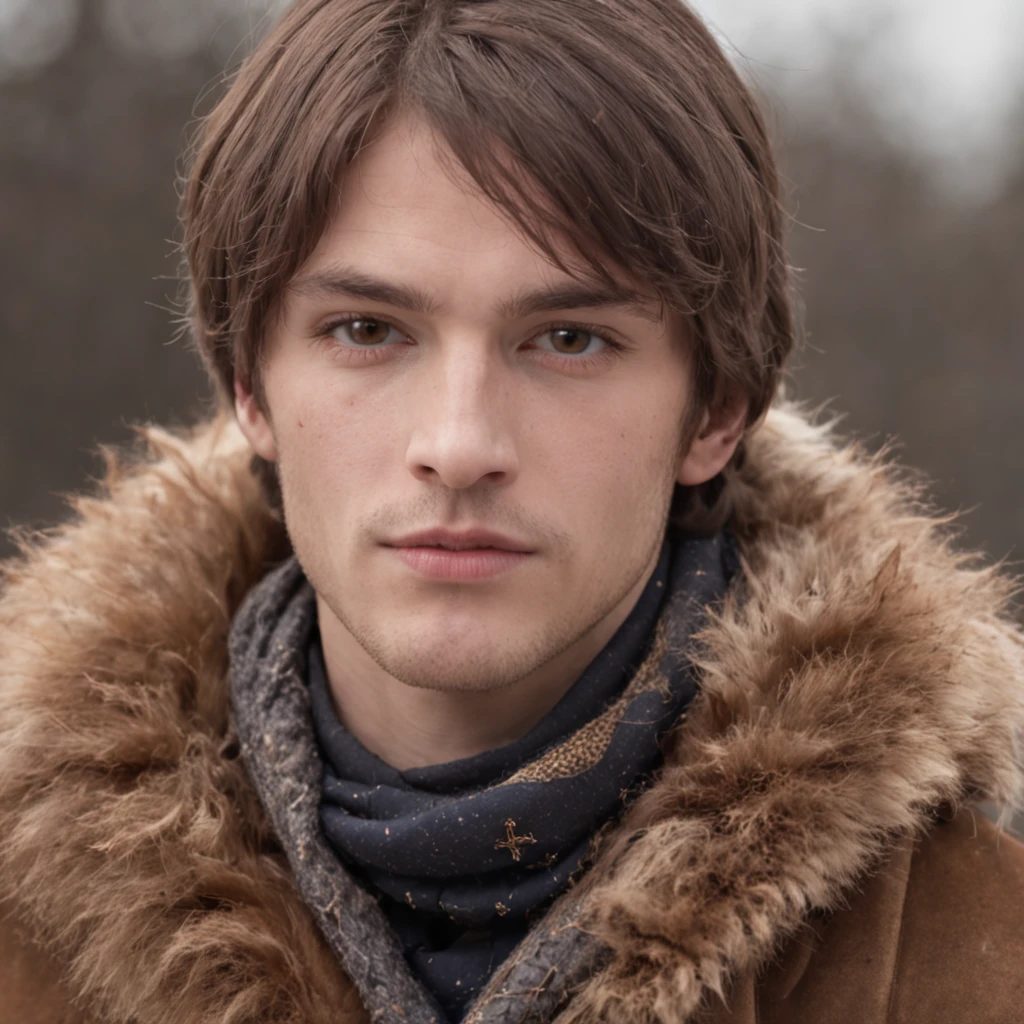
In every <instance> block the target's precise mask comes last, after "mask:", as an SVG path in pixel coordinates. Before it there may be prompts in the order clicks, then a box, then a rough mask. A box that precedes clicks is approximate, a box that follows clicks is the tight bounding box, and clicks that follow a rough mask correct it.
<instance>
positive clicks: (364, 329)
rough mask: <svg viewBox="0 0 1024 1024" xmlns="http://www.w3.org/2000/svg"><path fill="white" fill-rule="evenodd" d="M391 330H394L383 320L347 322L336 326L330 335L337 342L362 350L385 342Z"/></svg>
mask: <svg viewBox="0 0 1024 1024" xmlns="http://www.w3.org/2000/svg"><path fill="white" fill-rule="evenodd" d="M392 330H394V328H393V327H392V326H391V325H390V324H386V323H384V321H383V320H369V319H365V320H348V321H346V322H345V323H343V324H338V326H337V327H335V328H334V330H333V331H332V332H331V333H332V334H333V335H334V337H335V338H337V339H338V341H351V342H353V343H354V344H355V345H358V346H361V347H363V348H373V347H375V346H377V345H380V344H381V342H383V341H386V340H387V337H388V334H389V333H390V332H391V331H392ZM339 335H340V337H339Z"/></svg>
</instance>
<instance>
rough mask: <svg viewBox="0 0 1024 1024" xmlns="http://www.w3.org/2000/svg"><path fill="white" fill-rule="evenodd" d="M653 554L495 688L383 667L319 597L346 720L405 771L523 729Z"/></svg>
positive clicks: (554, 696)
mask: <svg viewBox="0 0 1024 1024" xmlns="http://www.w3.org/2000/svg"><path fill="white" fill-rule="evenodd" d="M655 563H656V559H655V562H652V563H651V565H650V566H649V567H648V570H647V571H646V572H645V573H644V574H643V575H642V576H641V578H640V579H639V580H638V581H637V583H636V584H635V585H634V586H633V587H632V588H631V590H630V591H629V593H628V594H627V595H626V596H625V597H624V598H623V599H622V601H620V602H619V603H618V604H617V605H616V606H615V608H614V609H613V610H612V611H611V612H610V613H609V614H608V615H606V616H605V617H604V618H602V619H601V620H600V621H599V622H598V623H597V624H596V625H594V626H593V627H591V628H590V629H589V630H588V631H587V632H586V633H585V634H584V635H583V636H581V637H579V638H578V639H577V640H576V641H574V642H573V643H572V644H570V645H569V646H568V647H567V648H566V649H565V650H564V651H562V652H561V653H560V654H558V655H557V656H556V657H554V658H552V659H551V660H549V661H547V662H545V663H544V664H543V665H540V666H538V667H537V668H536V669H535V670H534V671H533V672H531V673H530V674H529V675H527V676H525V677H523V678H522V679H520V680H519V681H518V682H516V683H513V684H512V685H510V686H503V687H501V688H499V689H495V690H485V691H467V690H452V691H445V690H427V689H423V688H420V687H415V686H409V685H407V684H405V683H403V682H401V681H400V680H398V679H396V678H395V677H394V676H392V675H390V674H389V673H388V672H386V671H385V670H384V669H383V668H381V666H380V665H378V664H377V662H375V661H374V660H373V659H372V658H371V657H370V655H369V654H368V653H367V652H366V651H365V650H364V649H363V647H362V646H361V645H360V644H359V643H358V641H357V640H356V639H355V637H353V636H352V634H351V633H350V632H349V631H348V630H347V629H346V628H345V626H344V624H343V623H342V622H341V621H340V620H339V619H338V617H337V616H336V615H334V613H333V612H332V611H331V610H330V609H329V608H328V607H327V605H326V603H325V602H324V601H323V599H322V598H320V597H319V596H318V597H317V614H318V616H319V622H320V637H321V642H322V644H323V652H324V663H325V665H326V667H327V677H328V681H329V683H330V690H331V696H332V697H333V700H334V707H335V711H336V712H337V714H338V718H339V720H340V721H341V722H342V724H343V725H344V726H345V728H346V729H347V730H348V731H349V732H350V733H352V735H353V736H355V738H356V739H357V740H359V742H360V743H362V745H363V746H364V747H366V748H367V750H369V751H371V752H372V753H373V754H375V755H376V756H377V757H379V758H380V759H381V760H382V761H384V762H386V763H387V764H389V765H391V766H392V767H393V768H397V769H398V770H399V771H406V770H409V769H412V768H423V767H426V766H428V765H434V764H443V763H446V762H448V761H456V760H460V759H462V758H465V757H472V756H474V755H475V754H481V753H483V752H485V751H487V750H493V749H495V748H497V747H501V746H504V745H505V744H507V743H513V742H514V741H515V740H518V739H520V738H521V737H523V736H525V735H526V733H527V732H529V731H530V729H532V728H533V726H535V725H536V724H537V723H538V722H539V721H540V720H541V719H542V718H543V717H544V716H545V715H546V714H547V713H548V712H549V711H551V709H552V708H553V707H554V706H555V705H556V704H557V703H558V701H559V700H561V698H562V697H563V696H564V695H565V693H566V692H567V691H568V690H569V688H570V687H571V686H572V684H573V683H574V682H575V681H576V680H577V679H578V678H579V676H580V675H581V674H582V673H583V670H584V669H585V668H586V667H587V665H589V664H590V662H591V661H593V659H594V658H595V657H596V656H597V655H598V654H599V653H600V651H601V650H602V649H603V648H604V647H605V645H606V644H607V643H608V641H609V640H611V638H612V636H614V634H615V631H616V630H617V629H618V628H619V626H621V625H622V623H623V622H624V621H625V619H626V617H627V616H628V615H629V613H630V611H631V610H632V609H633V606H634V605H635V604H636V602H637V599H638V598H639V597H640V594H641V593H642V592H643V589H644V586H645V585H646V583H647V580H648V579H649V578H650V575H651V572H652V571H653V569H654V565H655Z"/></svg>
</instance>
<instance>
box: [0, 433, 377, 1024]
mask: <svg viewBox="0 0 1024 1024" xmlns="http://www.w3.org/2000/svg"><path fill="white" fill-rule="evenodd" d="M148 439H149V443H150V446H151V454H152V458H153V460H155V461H150V462H146V463H144V464H142V465H140V466H136V467H134V468H133V469H130V470H129V469H126V468H124V467H120V466H118V465H116V464H113V465H112V466H111V471H110V474H109V479H108V487H109V491H110V494H109V497H108V498H106V499H103V500H96V499H89V500H81V501H79V502H77V511H78V516H79V518H78V520H77V522H75V523H74V524H73V525H69V526H67V527H65V528H63V529H61V530H59V531H57V532H56V533H54V534H53V535H52V536H50V537H49V538H48V539H47V540H45V541H44V542H43V543H41V544H38V545H36V546H35V547H32V548H30V549H29V550H27V551H26V552H25V553H24V555H23V558H22V560H21V561H20V562H15V563H12V564H10V565H8V566H7V571H6V579H5V593H4V596H3V600H2V601H0V666H2V672H3V677H2V688H0V897H2V898H4V899H5V900H6V901H9V902H10V903H11V904H13V906H14V907H15V910H16V912H17V914H18V916H19V917H20V918H21V920H22V921H23V922H24V923H25V924H26V925H27V926H28V927H29V928H31V929H32V931H33V932H34V933H35V934H36V936H37V937H38V940H39V941H40V942H41V943H42V944H43V945H44V946H45V947H46V948H47V949H48V951H49V952H50V954H51V955H52V956H53V958H54V959H55V960H56V961H57V962H58V963H59V964H60V965H62V967H63V968H64V970H65V973H66V982H67V985H68V988H69V990H71V991H73V992H75V993H76V994H77V997H78V1001H79V1002H80V1003H81V1004H82V1006H83V1007H84V1008H86V1009H87V1010H88V1011H89V1012H90V1013H92V1014H94V1015H95V1016H96V1017H98V1018H99V1019H102V1020H118V1021H126V1020H132V1021H137V1022H139V1024H182V1022H184V1021H188V1022H195V1024H199V1022H209V1024H212V1022H217V1024H227V1022H232V1024H241V1022H249V1021H251V1022H255V1021H260V1022H266V1024H270V1022H274V1024H285V1022H288V1024H300V1022H301V1024H310V1022H313V1021H316V1022H322V1024H328V1022H331V1024H339V1022H345V1021H356V1020H359V1019H361V1014H360V1011H359V1010H358V1007H357V1005H356V1002H355V999H354V996H353V994H352V992H351V991H350V989H349V986H348V985H347V984H346V982H345V980H344V979H343V978H342V977H341V976H340V974H339V972H338V970H337V968H336V965H335V963H334V960H333V957H332V956H331V954H330V952H329V951H328V950H327V949H326V947H325V945H324V943H323V942H322V941H321V939H320V936H319V933H318V932H317V930H316V927H315V925H314V924H313V922H312V920H311V919H310V917H309V915H308V913H307V912H306V910H305V908H304V907H303V906H302V904H301V901H300V900H299V899H298V897H297V895H296V893H295V890H294V887H293V884H292V881H291V879H290V877H289V876H288V873H287V870H286V868H285V867H284V864H283V858H281V857H280V856H279V855H278V854H276V853H275V848H274V844H273V842H272V840H271V837H270V836H269V835H268V832H267V828H266V826H265V824H264V821H263V815H262V812H261V810H260V808H259V806H258V804H257V801H256V797H255V795H254V793H253V791H252V788H251V786H250V784H249V782H248V779H247V778H246V775H245V773H244V770H243V768H242V765H241V762H240V761H238V760H237V754H236V751H235V748H234V742H233V739H232V736H231V733H230V728H229V722H228V714H227V711H228V701H227V684H226V637H227V630H228V625H229V621H230V617H231V614H232V612H233V611H234V608H235V607H236V606H237V604H238V603H239V601H240V600H241V598H242V596H243V594H244V593H245V591H246V590H247V589H248V588H249V587H250V586H251V585H252V583H253V582H254V581H255V580H256V579H258V577H259V576H260V575H261V573H262V572H263V570H264V567H265V566H264V561H265V558H266V556H267V553H268V552H269V551H270V550H271V549H272V547H273V546H274V543H275V538H274V534H275V531H276V530H279V527H277V526H276V525H275V523H274V522H273V521H272V519H271V518H270V517H269V516H268V515H267V514H265V512H264V511H262V510H261V498H260V496H259V490H258V485H257V483H256V481H255V480H254V479H253V478H252V477H251V476H250V474H249V472H248V463H249V457H248V455H247V454H246V452H245V449H244V448H243V446H242V445H241V444H240V443H239V438H238V436H237V434H236V433H235V432H234V431H233V430H231V429H226V427H225V424H224V423H217V424H214V425H212V426H210V427H208V428H206V429H205V430H203V431H201V432H199V433H197V434H196V435H195V436H194V437H192V438H190V439H188V440H182V439H176V438H173V437H171V436H169V435H167V434H165V433H162V432H159V431H150V432H149V434H148ZM346 1008H348V1013H346Z"/></svg>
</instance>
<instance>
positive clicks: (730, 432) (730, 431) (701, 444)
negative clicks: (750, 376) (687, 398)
mask: <svg viewBox="0 0 1024 1024" xmlns="http://www.w3.org/2000/svg"><path fill="white" fill-rule="evenodd" d="M748 408H749V405H748V402H747V400H746V399H745V398H744V399H739V400H737V401H734V402H729V403H726V404H724V405H721V406H719V407H718V408H717V409H715V410H713V411H708V412H705V414H704V420H703V422H702V424H701V429H700V432H699V433H698V434H697V436H696V437H695V438H694V439H693V442H692V443H691V444H690V448H689V450H688V451H687V452H686V453H685V454H684V455H683V457H682V459H681V461H680V463H679V471H678V472H677V474H676V483H680V484H682V485H683V486H684V487H696V486H697V485H698V484H705V483H707V482H708V481H709V480H710V479H712V478H713V477H716V476H718V474H719V473H721V471H722V470H723V469H725V467H726V466H727V465H728V464H729V460H730V459H731V458H732V456H733V453H734V452H735V451H736V446H737V445H738V444H739V443H740V439H741V438H742V437H743V431H744V430H745V429H746V426H747V409H748Z"/></svg>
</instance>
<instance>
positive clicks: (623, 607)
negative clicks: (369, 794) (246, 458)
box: [236, 115, 745, 769]
mask: <svg viewBox="0 0 1024 1024" xmlns="http://www.w3.org/2000/svg"><path fill="white" fill-rule="evenodd" d="M436 146H437V143H436V141H435V140H434V138H433V136H432V135H431V133H430V131H429V129H428V128H427V127H426V126H425V125H424V124H423V123H422V122H420V121H419V120H417V119H416V118H415V117H414V116H412V115H403V116H401V117H398V118H396V119H395V120H394V121H393V122H392V123H391V124H390V125H389V126H387V127H386V128H385V129H384V130H383V131H381V132H380V133H379V134H378V135H377V137H376V138H375V141H374V142H373V143H372V144H371V145H370V146H368V147H367V148H366V149H365V150H363V152H362V153H361V154H360V156H359V157H358V158H357V159H356V161H355V162H354V164H353V165H352V166H351V167H350V168H349V171H348V173H347V175H346V177H345V180H344V182H343V183H342V189H341V199H340V204H339V209H338V211H337V213H336V216H335V218H334V220H333V222H332V224H331V226H330V227H329V229H328V230H327V232H326V233H325V235H324V237H323V238H322V239H321V242H320V244H319V246H318V248H317V250H316V251H315V252H314V254H313V255H312V256H311V257H310V259H309V260H308V261H307V263H306V265H305V266H304V267H303V268H302V269H301V270H300V271H299V273H298V274H297V275H296V278H295V279H294V280H293V282H292V283H291V285H290V286H289V288H288V290H287V291H286V294H285V297H284V300H283V302H282V304H281V309H280V312H279V315H278V316H277V317H275V318H274V320H273V321H272V322H271V324H270V325H269V329H268V334H267V337H266V351H265V364H264V375H263V381H264V391H265V401H264V403H263V406H264V408H262V409H261V407H260V403H259V402H257V401H256V399H255V398H254V396H253V395H252V394H251V393H250V392H249V391H247V390H246V388H245V387H244V386H243V385H242V384H241V383H238V384H236V398H237V401H236V411H237V414H238V419H239V423H240V425H241V427H242V430H243V432H244V433H245V435H246V437H247V438H248V440H249V443H250V444H251V445H252V447H253V449H254V450H255V451H256V452H257V453H259V454H260V455H262V456H263V457H264V458H266V459H269V460H272V461H276V462H277V463H278V466H279V471H280V477H281V487H282V493H283V498H284V507H285V517H286V521H287V526H288V531H289V535H290V537H291V540H292V543H293V546H294V549H295V552H296V555H297V557H298V559H299V561H300V563H301V564H302V566H303V568H304V570H305V572H306V575H307V576H308V578H309V580H310V581H311V583H312V584H313V586H314V588H315V590H316V592H317V597H318V613H319V621H320V629H321V634H322V637H323V643H324V652H325V659H326V663H327V668H328V674H329V677H330V683H331V689H332V693H333V695H334V699H335V703H336V706H337V709H338V713H339V715H340V716H341V719H342V721H343V722H344V723H345V725H346V726H347V727H348V728H349V729H350V730H351V731H352V732H353V733H354V734H355V735H356V736H357V738H359V739H360V740H361V741H362V742H363V743H364V744H365V745H366V746H367V747H368V748H369V749H370V750H372V751H373V752H374V753H376V754H377V755H378V756H380V757H381V758H383V759H384V760H385V761H387V762H389V763H390V764H392V765H394V766H395V767H398V768H400V769H405V768H411V767H417V766H421V765H426V764H433V763H439V762H442V761H448V760H452V759H455V758H459V757H467V756H471V755H473V754H476V753H479V752H481V751H483V750H487V749H490V748H493V747H495V746H499V745H501V744H503V743H508V742H511V741H512V740H514V739H516V738H517V737H519V736H521V735H523V734H524V733H525V732H526V731H528V730H529V729H530V728H531V727H532V726H533V725H534V724H535V723H536V722H537V721H539V719H540V718H541V717H543V715H544V714H546V713H547V712H548V711H549V710H550V709H551V708H552V707H553V706H554V705H555V704H556V703H557V701H558V700H559V698H561V696H562V695H563V694H564V693H565V692H566V690H567V689H568V688H569V687H570V686H571V685H572V683H573V682H574V680H575V679H576V678H577V677H578V676H579V675H580V673H581V672H582V671H583V670H584V668H586V666H587V664H588V663H589V662H590V661H591V660H592V659H593V658H594V657H595V656H596V655H597V654H598V653H599V651H600V650H601V649H602V648H603V647H604V646H605V644H606V643H607V642H608V640H609V639H610V638H611V636H612V635H613V634H614V632H615V630H616V629H617V628H618V627H619V625H621V623H622V622H623V620H624V619H625V618H626V616H627V615H628V614H629V611H630V610H631V609H632V607H633V605H634V604H635V602H636V600H637V598H638V597H639V595H640V593H641V592H642V590H643V587H644V584H645V583H646V582H647V580H648V578H649V576H650V574H651V572H652V571H653V568H654V565H655V562H656V560H657V555H658V552H659V550H660V546H661V543H662V539H663V535H664V528H665V525H666V522H667V517H668V511H669V505H670V501H671V497H672V492H673V488H674V485H675V484H676V483H677V482H679V483H684V484H689V485H692V484H697V483H701V482H703V481H705V480H708V479H710V478H711V477H712V476H714V475H715V474H716V473H717V472H718V471H719V470H720V469H721V468H722V467H723V466H724V465H725V464H726V462H727V461H728V459H729V458H730V456H731V455H732V453H733V451H734V449H735V446H736V444H737V443H738V441H739V438H740V436H741V433H742V429H743V423H744V417H745V408H743V407H739V408H736V409H734V410H732V411H731V412H730V414H728V415H723V416H722V417H721V419H720V421H715V422H710V421H706V422H705V423H704V424H703V425H702V427H701V430H700V431H699V436H698V437H697V439H696V440H695V441H694V442H693V443H692V444H691V445H690V447H689V449H688V451H687V452H686V453H685V454H684V455H682V456H680V454H679V448H680V439H681V424H682V423H683V420H684V412H685V410H686V408H687V403H688V401H689V400H690V397H691V378H690V372H689V368H688V362H687V349H686V330H685V325H684V323H683V322H682V319H681V318H680V317H678V316H677V315H676V314H673V313H671V311H668V312H666V314H665V316H664V317H662V316H660V314H661V312H662V310H661V307H660V303H659V302H658V300H657V297H656V296H654V295H653V293H651V292H650V290H649V289H644V288H643V285H642V283H639V282H631V281H629V279H628V277H627V275H626V274H625V273H623V274H621V275H620V280H621V281H622V282H623V284H624V285H629V286H631V287H633V288H634V289H635V290H639V291H641V292H643V293H644V298H645V305H644V306H643V308H639V309H638V308H619V307H603V308H596V307H590V308H561V309H558V310H555V311H543V312H536V313H532V314H530V315H526V316H522V315H516V316H510V315H509V311H508V310H502V309H501V306H502V303H503V302H507V301H508V300H510V299H512V298H513V297H515V296H518V295H520V294H522V293H524V292H527V291H532V290H534V289H537V288H542V287H550V286H553V285H564V284H578V283H579V280H576V279H574V278H570V277H568V276H567V275H566V274H564V273H563V272H562V271H560V270H558V269H557V268H556V267H555V266H554V265H553V264H551V263H550V261H549V260H547V259H546V258H545V257H544V256H542V255H541V254H539V253H538V252H536V251H535V250H534V249H533V248H532V247H531V246H530V245H529V244H528V243H527V242H526V241H524V240H523V238H522V237H521V236H520V234H519V233H518V232H517V231H516V230H515V229H514V228H513V227H512V226H510V225H509V224H508V223H507V222H506V221H505V220H504V219H503V218H502V217H501V216H500V215H499V213H498V212H497V211H496V210H495V209H494V208H493V207H492V206H491V205H489V204H488V203H487V201H486V200H485V199H483V198H482V197H480V196H479V195H477V194H476V193H475V191H474V190H473V189H472V187H471V186H470V185H468V184H467V183H466V182H465V181H462V180H455V178H453V177H452V176H451V174H450V172H446V171H445V170H444V169H443V167H442V166H441V165H440V164H439V163H438V160H437V157H436V153H437V150H436V148H435V147H436ZM342 266H344V267H346V268H349V269H350V270H356V271H358V272H360V273H361V274H363V275H370V276H372V277H374V278H376V279H384V280H386V281H388V282H389V283H392V284H397V285H402V286H404V287H406V288H413V289H416V290H417V291H419V292H421V293H424V294H425V295H427V296H429V299H430V302H431V308H430V309H429V310H428V311H423V310H415V309H412V308H408V306H407V304H405V303H402V304H392V303H387V302H383V301H379V300H377V299H374V300H372V301H371V300H369V299H367V298H365V297H355V296H351V295H345V294H341V293H340V292H339V291H338V290H337V289H336V288H329V287H324V282H325V280H327V279H329V278H331V277H336V276H337V274H338V271H339V268H340V267H342ZM344 317H354V318H357V319H360V320H361V321H363V322H362V324H355V325H353V324H348V325H340V326H339V325H338V320H339V319H341V318H344ZM566 323H568V324H569V325H572V324H582V325H584V327H583V328H582V329H581V330H580V331H579V332H575V333H574V332H573V331H572V330H569V331H566V330H563V329H561V327H562V325H564V324H566ZM602 338H604V339H607V340H602ZM610 343H617V344H618V345H619V346H621V348H618V349H616V348H615V347H614V345H613V344H610ZM264 410H265V411H264ZM434 527H446V528H450V529H454V530H465V529H470V528H475V527H481V528H485V529H489V530H493V531H496V532H499V533H502V534H505V535H506V536H509V537H511V538H514V539H515V540H517V541H518V542H520V544H521V546H523V547H525V548H527V549H528V550H529V554H528V556H527V557H526V558H524V559H522V560H521V561H520V563H519V564H517V565H516V566H515V567H513V568H511V569H510V570H508V571H506V572H504V573H501V574H499V575H497V576H494V577H492V578H489V579H483V580H475V581H472V582H451V581H449V580H441V581H439V580H432V579H426V578H424V577H422V576H420V575H418V574H417V573H415V572H414V571H413V570H411V569H410V568H409V567H408V566H407V565H406V564H405V563H404V562H403V561H402V560H401V559H400V558H399V557H398V555H397V554H396V552H395V550H394V548H393V547H389V546H388V544H389V543H390V542H393V541H395V540H396V539H398V538H400V537H401V536H403V535H406V534H408V533H410V532H412V531H417V530H422V529H428V528H434Z"/></svg>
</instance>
